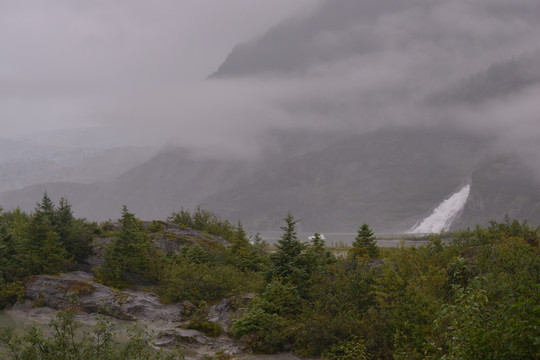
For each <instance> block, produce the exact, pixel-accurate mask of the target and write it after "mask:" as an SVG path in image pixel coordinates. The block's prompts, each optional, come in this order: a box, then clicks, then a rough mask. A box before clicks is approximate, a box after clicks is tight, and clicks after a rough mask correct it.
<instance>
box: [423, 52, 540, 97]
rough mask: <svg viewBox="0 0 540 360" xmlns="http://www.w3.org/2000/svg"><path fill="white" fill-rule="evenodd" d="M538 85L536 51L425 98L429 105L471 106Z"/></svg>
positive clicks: (539, 70) (538, 54)
mask: <svg viewBox="0 0 540 360" xmlns="http://www.w3.org/2000/svg"><path fill="white" fill-rule="evenodd" d="M539 84H540V50H537V51H534V52H530V53H525V54H522V55H520V56H517V57H512V58H510V59H507V60H505V61H501V62H497V63H494V64H492V65H491V66H489V67H488V68H487V69H485V70H482V71H479V72H477V73H476V74H474V75H472V76H470V77H467V78H464V79H462V80H461V81H459V82H457V83H455V84H451V85H449V86H447V87H446V88H444V89H443V90H441V91H440V92H436V93H434V94H431V95H429V96H428V97H427V101H426V103H427V104H428V105H431V106H451V105H475V104H479V103H482V102H483V101H487V100H494V99H498V98H499V99H500V98H503V97H505V96H512V95H516V94H519V93H520V92H521V91H523V90H525V89H527V88H529V87H532V86H535V85H539Z"/></svg>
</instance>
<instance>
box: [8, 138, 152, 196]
mask: <svg viewBox="0 0 540 360" xmlns="http://www.w3.org/2000/svg"><path fill="white" fill-rule="evenodd" d="M154 152H155V150H153V149H150V148H139V147H133V146H130V147H121V148H111V149H98V148H73V147H59V146H49V145H36V144H32V143H27V142H21V141H13V140H6V139H0V191H7V190H15V189H21V188H23V187H26V186H29V185H34V184H41V183H46V182H52V181H64V182H83V183H92V182H96V181H102V180H111V179H113V178H115V177H116V176H118V175H120V174H121V173H123V172H124V171H126V170H128V169H130V168H132V167H133V166H135V165H138V164H140V163H142V162H144V161H146V160H148V159H149V158H150V157H151V156H152V155H153V154H154Z"/></svg>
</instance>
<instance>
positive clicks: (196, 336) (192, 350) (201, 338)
mask: <svg viewBox="0 0 540 360" xmlns="http://www.w3.org/2000/svg"><path fill="white" fill-rule="evenodd" d="M153 343H154V345H156V346H159V347H162V348H175V347H181V348H182V349H183V351H182V352H183V353H184V355H186V358H193V359H204V358H205V357H204V355H207V354H215V353H216V352H219V353H222V354H226V355H237V354H241V353H242V352H244V351H245V350H246V349H245V348H243V347H241V346H239V345H238V344H236V343H235V342H234V341H233V340H232V339H231V338H230V337H228V336H226V335H221V336H219V337H217V338H212V337H209V336H206V335H204V334H203V333H201V332H199V331H197V330H191V329H183V328H175V329H170V330H165V331H161V332H160V333H159V334H158V335H157V337H156V338H155V339H154V340H153Z"/></svg>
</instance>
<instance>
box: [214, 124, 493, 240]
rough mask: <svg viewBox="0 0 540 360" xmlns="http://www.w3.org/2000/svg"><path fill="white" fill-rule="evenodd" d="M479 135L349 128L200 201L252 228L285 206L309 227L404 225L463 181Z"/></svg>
mask: <svg viewBox="0 0 540 360" xmlns="http://www.w3.org/2000/svg"><path fill="white" fill-rule="evenodd" d="M485 142H486V140H485V139H481V138H478V137H474V136H471V135H466V134H463V133H459V132H453V131H450V130H436V129H433V128H393V129H384V130H379V131H376V132H373V133H369V134H363V135H357V136H352V137H349V138H347V139H343V140H341V141H338V142H337V143H335V144H333V145H331V146H329V147H327V148H325V149H323V150H320V151H315V152H311V153H308V154H305V155H303V156H298V157H293V158H291V159H289V160H287V161H284V162H283V163H281V164H279V165H277V166H275V167H271V168H267V169H263V170H261V171H259V172H257V173H256V174H254V175H252V176H250V177H248V178H244V179H241V180H240V181H239V182H238V183H237V184H236V185H235V186H234V187H232V188H229V189H226V190H224V191H222V192H219V193H216V194H214V195H212V196H210V197H209V198H207V199H206V200H205V201H204V203H205V204H208V206H209V207H211V208H213V209H216V210H217V211H218V212H219V213H221V214H224V215H225V216H226V217H228V218H231V219H237V218H238V219H243V220H244V221H245V222H246V224H248V225H249V226H250V227H251V228H254V229H259V230H261V229H263V230H269V229H276V228H278V227H279V223H280V221H281V218H283V217H284V215H285V214H286V212H287V211H291V212H292V213H293V214H295V216H297V217H298V218H300V219H303V221H302V223H301V227H302V228H303V229H305V230H309V231H354V230H355V229H356V228H357V227H358V225H359V224H361V223H362V222H368V223H369V224H371V225H372V226H373V227H374V228H375V229H376V230H377V231H404V230H405V229H408V228H409V227H411V226H412V225H413V224H414V223H415V222H416V221H418V220H419V219H421V218H422V217H424V216H427V215H428V214H429V212H430V211H431V210H432V208H433V207H435V205H436V204H437V203H438V202H440V201H442V200H443V199H444V197H445V196H448V195H449V194H451V193H452V192H453V191H455V190H457V189H458V188H459V187H460V186H462V185H463V184H464V183H466V182H467V181H469V178H470V175H471V174H472V173H473V171H474V169H475V166H476V163H477V162H478V161H480V159H481V157H482V151H481V149H482V146H483V145H484V144H485Z"/></svg>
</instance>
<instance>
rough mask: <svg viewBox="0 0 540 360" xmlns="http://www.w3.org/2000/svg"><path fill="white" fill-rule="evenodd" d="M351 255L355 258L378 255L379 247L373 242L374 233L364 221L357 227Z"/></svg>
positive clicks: (374, 257)
mask: <svg viewBox="0 0 540 360" xmlns="http://www.w3.org/2000/svg"><path fill="white" fill-rule="evenodd" d="M352 245H353V248H352V250H351V256H352V257H353V258H354V259H356V258H359V257H364V256H367V257H368V258H370V259H376V258H378V257H379V247H378V246H377V243H376V242H375V235H374V234H373V231H372V230H371V228H370V227H369V225H368V224H366V223H364V224H362V226H360V227H359V228H358V231H357V233H356V238H355V240H354V242H353V244H352Z"/></svg>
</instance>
